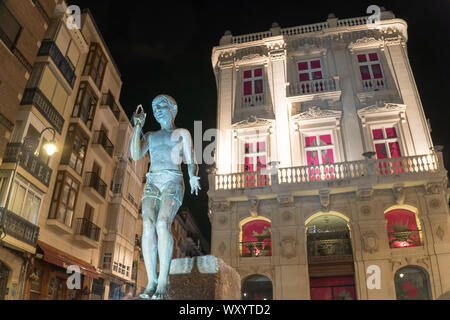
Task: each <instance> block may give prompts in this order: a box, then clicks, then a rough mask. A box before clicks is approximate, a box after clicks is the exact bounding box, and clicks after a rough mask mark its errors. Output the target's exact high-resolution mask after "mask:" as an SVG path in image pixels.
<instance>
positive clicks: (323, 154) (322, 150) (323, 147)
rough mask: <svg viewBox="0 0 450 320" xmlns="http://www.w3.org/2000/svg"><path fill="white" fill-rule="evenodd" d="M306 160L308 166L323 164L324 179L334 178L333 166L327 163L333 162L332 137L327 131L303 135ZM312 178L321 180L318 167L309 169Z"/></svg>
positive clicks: (320, 172)
mask: <svg viewBox="0 0 450 320" xmlns="http://www.w3.org/2000/svg"><path fill="white" fill-rule="evenodd" d="M305 151H306V161H307V165H308V166H319V165H325V166H326V167H325V168H324V173H325V176H324V179H326V180H329V179H333V178H334V168H333V167H332V166H331V167H330V166H328V165H331V164H334V163H335V154H334V146H333V138H332V135H331V134H329V133H324V134H317V135H311V136H306V137H305ZM309 175H310V178H311V179H312V180H321V178H322V171H321V169H320V168H319V167H316V168H311V169H309Z"/></svg>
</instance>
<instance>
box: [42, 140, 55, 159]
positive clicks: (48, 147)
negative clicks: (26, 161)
mask: <svg viewBox="0 0 450 320" xmlns="http://www.w3.org/2000/svg"><path fill="white" fill-rule="evenodd" d="M44 150H45V152H46V153H47V154H48V155H49V156H50V157H51V156H52V155H54V154H55V153H56V151H57V148H56V143H55V142H54V141H51V142H47V143H46V144H44Z"/></svg>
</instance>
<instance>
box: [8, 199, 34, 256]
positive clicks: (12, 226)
mask: <svg viewBox="0 0 450 320" xmlns="http://www.w3.org/2000/svg"><path fill="white" fill-rule="evenodd" d="M0 227H1V229H2V230H3V232H4V233H5V234H6V235H8V236H12V237H14V238H16V239H17V240H20V241H22V242H24V243H27V244H29V245H31V246H33V247H35V246H36V245H37V240H38V235H39V227H38V226H36V225H35V224H33V223H31V222H29V221H28V220H25V219H24V218H22V217H19V216H18V215H16V214H15V213H13V212H11V211H9V210H5V208H0Z"/></svg>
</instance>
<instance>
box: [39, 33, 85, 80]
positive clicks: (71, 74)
mask: <svg viewBox="0 0 450 320" xmlns="http://www.w3.org/2000/svg"><path fill="white" fill-rule="evenodd" d="M38 56H39V57H42V56H49V57H50V58H52V60H53V62H54V63H55V65H56V66H57V67H58V69H59V71H61V73H62V75H63V76H64V79H66V80H67V82H68V83H69V85H70V87H71V88H72V89H73V87H74V85H75V80H76V78H77V77H76V75H75V68H74V66H73V65H72V63H71V62H70V61H69V60H67V59H66V57H64V55H63V54H62V53H61V51H60V50H59V48H58V46H57V45H56V43H55V42H53V41H51V40H48V39H47V40H44V42H42V45H41V48H40V49H39V52H38Z"/></svg>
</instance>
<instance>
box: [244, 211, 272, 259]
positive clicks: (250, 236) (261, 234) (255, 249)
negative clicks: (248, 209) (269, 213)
mask: <svg viewBox="0 0 450 320" xmlns="http://www.w3.org/2000/svg"><path fill="white" fill-rule="evenodd" d="M241 239H242V240H241V241H242V242H241V255H242V257H263V256H271V255H272V234H271V223H270V222H269V221H267V220H263V219H255V220H251V221H249V222H247V223H245V224H244V225H242V230H241Z"/></svg>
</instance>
